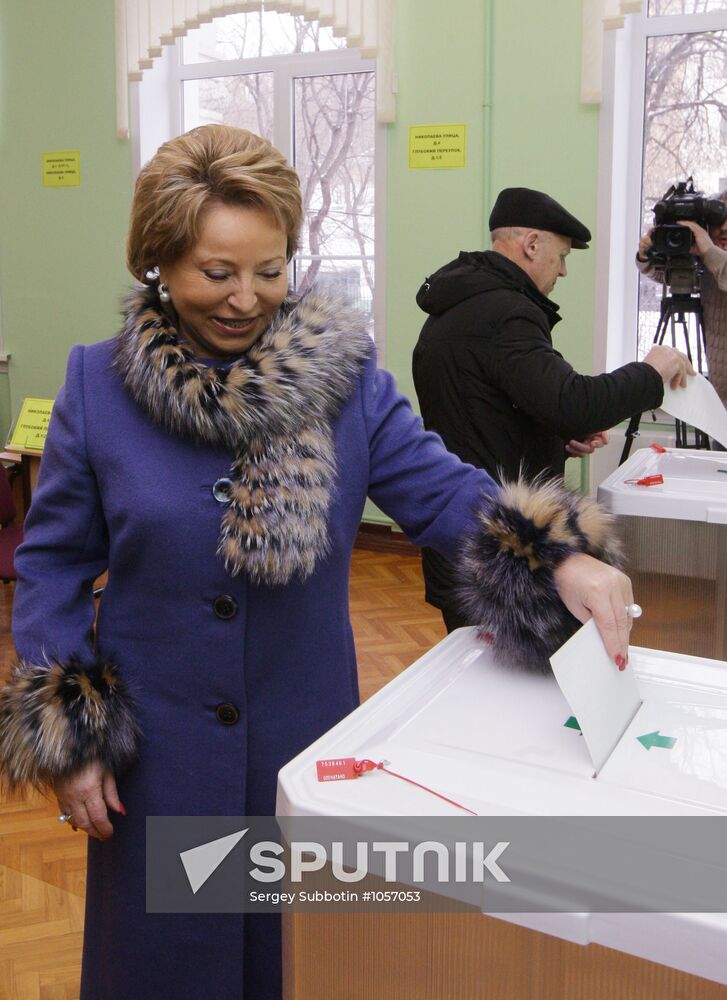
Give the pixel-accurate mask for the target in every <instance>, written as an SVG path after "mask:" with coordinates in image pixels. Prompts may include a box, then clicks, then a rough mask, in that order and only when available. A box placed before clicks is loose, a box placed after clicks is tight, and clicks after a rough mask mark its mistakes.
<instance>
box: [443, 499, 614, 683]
mask: <svg viewBox="0 0 727 1000" xmlns="http://www.w3.org/2000/svg"><path fill="white" fill-rule="evenodd" d="M613 525H614V522H613V518H612V517H611V516H610V515H609V514H607V513H606V512H605V511H604V510H603V509H602V508H600V507H599V506H598V504H597V503H595V502H594V501H593V500H589V499H588V498H586V497H583V496H580V495H579V494H575V493H571V492H570V491H569V490H567V489H566V488H565V487H564V486H563V485H562V484H561V483H560V482H558V481H555V480H554V481H552V482H546V481H543V480H535V482H533V483H526V482H525V481H524V480H522V479H521V480H519V481H518V482H516V483H505V484H503V485H502V487H501V488H500V489H499V491H498V492H497V493H496V494H495V495H494V496H492V497H485V499H484V505H483V507H482V509H481V510H480V512H479V514H478V522H477V529H476V532H475V534H474V535H473V536H472V537H470V538H469V539H468V540H467V541H466V542H465V545H464V547H463V550H462V558H461V560H460V562H459V566H458V577H459V586H458V596H459V599H460V603H461V604H462V607H463V610H464V611H465V613H466V614H467V616H468V619H469V620H470V621H472V622H474V623H475V624H477V625H479V627H480V629H481V632H482V634H483V636H484V637H485V638H486V639H487V641H489V642H491V643H492V646H493V649H494V651H495V654H496V656H497V658H498V660H501V661H502V662H503V663H505V664H507V665H508V666H517V667H521V668H523V669H526V670H528V671H530V672H540V673H548V672H549V671H550V661H549V657H550V655H551V654H552V653H554V652H555V650H556V649H558V648H559V647H560V646H561V645H562V644H563V643H564V642H565V641H566V639H568V638H569V637H570V636H571V635H573V633H574V632H575V631H576V630H577V629H578V628H579V627H580V624H581V623H580V622H579V621H578V620H577V619H576V618H574V617H573V615H571V613H570V612H569V611H568V610H567V608H566V607H565V605H564V604H563V602H562V601H561V600H560V598H559V597H558V593H557V591H556V588H555V582H554V579H553V570H554V569H555V568H556V567H557V566H558V565H559V564H560V563H561V562H563V560H564V559H566V558H567V557H568V556H570V555H573V554H574V553H576V552H585V553H587V554H588V555H591V556H595V557H596V558H597V559H601V560H603V561H604V562H607V563H609V564H610V565H612V566H619V567H620V566H621V565H622V561H623V560H622V553H621V546H620V544H619V542H618V540H617V539H616V538H615V536H614V526H613Z"/></svg>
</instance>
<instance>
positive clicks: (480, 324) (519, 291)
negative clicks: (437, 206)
mask: <svg viewBox="0 0 727 1000" xmlns="http://www.w3.org/2000/svg"><path fill="white" fill-rule="evenodd" d="M490 236H491V239H492V250H489V251H487V250H486V251H479V250H475V251H472V252H465V251H462V252H461V253H460V254H459V256H458V257H457V259H456V260H453V261H451V262H450V263H449V264H445V265H444V267H442V268H440V269H439V270H438V271H436V272H435V273H434V274H432V275H431V276H430V277H429V278H427V280H426V281H425V282H424V284H423V285H422V287H421V288H420V289H419V292H418V294H417V303H418V304H419V306H420V308H421V309H423V310H424V312H426V313H428V314H429V317H428V319H427V321H426V322H425V324H424V326H423V328H422V332H421V334H420V336H419V340H418V342H417V345H416V347H415V349H414V362H413V372H414V386H415V388H416V392H417V396H418V398H419V405H420V408H421V412H422V417H423V420H424V424H425V426H426V427H427V428H428V429H429V430H434V431H436V432H437V433H438V434H440V435H441V437H442V438H443V439H444V443H445V445H446V446H447V448H448V449H449V450H450V451H452V452H454V453H455V454H456V455H459V457H460V458H461V459H463V460H464V461H466V462H470V463H471V464H472V465H476V466H478V467H479V468H483V469H486V470H487V471H488V472H489V473H490V475H491V476H494V477H495V478H497V479H501V480H511V479H517V477H518V475H520V474H521V473H522V474H523V475H525V476H526V477H528V478H532V477H533V476H535V475H537V474H538V473H544V474H545V475H546V476H549V477H552V476H556V477H562V476H563V473H564V470H565V460H566V457H567V455H574V456H580V455H586V454H589V453H590V452H592V451H593V450H594V448H597V447H600V446H601V445H603V444H605V443H606V441H607V440H608V435H607V434H606V432H605V428H608V427H613V426H614V424H618V423H620V422H621V421H622V420H625V419H627V418H628V417H630V416H632V414H634V413H641V412H642V411H643V410H649V409H654V408H655V407H657V406H659V405H660V403H661V401H662V398H663V395H664V382H667V381H668V382H670V383H671V384H672V385H673V386H676V385H678V384H679V385H686V378H687V374H694V372H693V369H692V367H691V365H690V363H689V360H688V358H687V357H686V356H685V355H683V354H681V353H680V352H679V351H676V350H674V349H673V348H671V347H666V346H663V345H657V346H654V347H652V349H651V350H650V351H649V353H648V354H647V355H646V357H645V358H644V360H643V361H640V362H639V361H634V362H631V363H630V364H627V365H624V366H623V367H622V368H618V369H616V371H613V372H609V373H605V374H603V375H596V376H591V375H579V374H578V372H576V371H574V370H573V368H572V367H571V366H570V365H569V364H568V362H567V361H566V360H565V359H564V358H563V357H562V355H561V354H559V353H558V351H556V350H555V348H554V347H553V341H552V337H551V330H552V329H553V327H554V326H555V324H556V323H557V322H558V321H559V320H560V315H559V313H558V306H557V305H556V303H555V302H552V301H551V300H550V299H549V298H548V296H549V295H550V293H551V292H552V290H553V288H554V287H555V283H556V281H557V280H558V278H563V277H565V275H566V273H567V272H566V258H567V256H568V254H569V253H570V251H571V249H576V250H585V249H587V248H588V243H589V241H590V239H591V234H590V232H589V231H588V229H587V227H586V226H584V225H583V223H582V222H579V221H578V219H576V218H575V216H573V215H571V213H570V212H568V211H566V209H565V208H563V206H562V205H559V204H558V202H557V201H555V200H554V199H553V198H551V197H550V196H549V195H547V194H543V192H542V191H533V190H531V189H530V188H522V187H519V188H506V189H505V190H504V191H501V192H500V194H499V195H498V197H497V200H496V202H495V205H494V207H493V209H492V213H491V215H490ZM423 565H424V578H425V581H426V598H427V600H428V601H429V603H430V604H434V605H435V606H436V607H438V608H440V609H441V610H442V614H443V616H444V621H445V624H446V625H447V628H448V630H449V631H451V630H452V629H453V628H458V627H459V626H460V625H466V624H469V622H467V621H466V620H465V619H463V618H462V617H461V615H460V614H459V612H458V611H457V607H456V599H455V598H454V596H453V586H454V578H453V573H452V568H451V566H450V564H449V563H448V562H447V561H446V560H445V559H443V558H442V556H440V555H439V554H438V553H436V552H434V551H432V550H430V549H425V550H424V559H423Z"/></svg>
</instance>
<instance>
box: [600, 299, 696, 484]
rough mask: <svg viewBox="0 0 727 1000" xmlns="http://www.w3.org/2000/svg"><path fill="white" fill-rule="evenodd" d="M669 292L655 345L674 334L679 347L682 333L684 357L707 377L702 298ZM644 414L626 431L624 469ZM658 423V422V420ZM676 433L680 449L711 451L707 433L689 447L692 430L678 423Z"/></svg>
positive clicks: (672, 339) (621, 461)
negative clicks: (693, 336)
mask: <svg viewBox="0 0 727 1000" xmlns="http://www.w3.org/2000/svg"><path fill="white" fill-rule="evenodd" d="M664 288H665V291H664V295H663V297H662V300H661V307H660V312H659V322H658V324H657V327H656V333H655V334H654V341H653V342H654V343H655V344H663V343H664V339H665V337H666V335H667V333H670V335H671V337H670V339H671V346H672V347H676V344H677V331H678V330H680V331H681V333H682V336H683V338H684V345H685V350H684V353H685V354H686V355H687V357H688V358H689V360H690V362H691V363H692V367H693V368H694V369H695V370H696V371H698V372H699V373H700V374H701V375H703V374H705V371H704V359H705V337H704V309H703V307H702V300H701V298H700V297H699V295H696V296H695V295H690V294H688V293H682V292H669V291H668V290H667V288H668V286H666V285H665V286H664ZM690 316H694V317H695V327H696V335H697V336H696V348H697V351H696V353H697V357H696V362H695V359H694V358H693V357H692V349H691V345H690V343H689V324H688V320H689V317H690ZM641 417H642V414H641V413H636V414H634V416H633V417H632V418H631V420H630V421H629V426H628V428H627V430H626V435H625V441H624V447H623V451H622V452H621V458H620V460H619V463H618V464H619V465H623V463H624V462H625V461H626V459H627V458H628V457H629V452H630V451H631V445H632V443H633V440H634V438H635V437H636V436H637V435H638V433H639V425H640V423H641ZM654 419H656V418H654ZM675 430H676V446H677V448H706V449H708V448H709V437H708V436H707V435H706V434H705V433H704V431H700V430H698V429H697V428H696V427H695V428H694V444H689V441H688V430H689V428H688V426H687V424H685V423H684V422H683V421H682V420H677V421H676V423H675Z"/></svg>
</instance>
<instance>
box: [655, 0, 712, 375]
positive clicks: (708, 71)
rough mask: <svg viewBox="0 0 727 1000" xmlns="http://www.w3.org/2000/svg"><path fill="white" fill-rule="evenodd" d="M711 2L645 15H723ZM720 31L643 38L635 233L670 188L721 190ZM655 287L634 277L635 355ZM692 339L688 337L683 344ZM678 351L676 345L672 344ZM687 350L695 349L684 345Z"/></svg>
mask: <svg viewBox="0 0 727 1000" xmlns="http://www.w3.org/2000/svg"><path fill="white" fill-rule="evenodd" d="M725 6H726V5H725V3H724V2H720V3H717V0H649V14H650V15H651V16H657V15H671V14H685V13H686V14H688V13H695V12H698V13H701V12H704V11H714V10H718V9H719V10H724V9H725ZM726 69H727V31H710V32H704V31H702V32H699V31H695V32H692V33H689V34H674V35H660V36H651V37H650V38H648V40H647V51H646V81H645V88H646V89H645V105H644V145H643V151H644V152H643V175H642V199H641V204H642V231H643V230H645V229H647V228H648V227H649V226H651V225H653V212H652V210H653V206H654V204H655V203H656V202H657V201H659V200H660V199H661V197H662V196H663V195H664V193H665V192H666V190H667V189H668V188H669V187H670V185H671V184H673V183H675V182H677V181H679V180H686V179H687V178H688V177H689V176H693V177H694V184H695V187H696V188H698V189H701V190H703V191H705V192H706V194H707V195H712V194H714V193H716V192H718V191H719V190H721V189H723V188H724V187H726V186H727V148H726V147H725V145H724V142H723V138H724V135H725V127H726V125H727V73H726V72H725V70H726ZM661 296H662V290H661V288H660V287H659V286H658V285H656V284H655V283H654V282H652V281H649V280H648V279H646V278H643V277H642V278H641V281H640V288H639V324H638V357H639V358H643V357H644V355H645V354H646V353H647V351H648V350H649V347H650V346H651V343H652V341H653V338H654V334H655V331H656V325H657V322H658V319H659V306H660V301H661ZM691 339H692V340H693V337H692V338H691ZM676 346H677V347H679V348H681V349H682V350H683V349H684V347H685V345H684V344H677V345H676ZM691 346H692V349H693V350H694V349H695V347H696V345H695V344H694V343H692V345H691Z"/></svg>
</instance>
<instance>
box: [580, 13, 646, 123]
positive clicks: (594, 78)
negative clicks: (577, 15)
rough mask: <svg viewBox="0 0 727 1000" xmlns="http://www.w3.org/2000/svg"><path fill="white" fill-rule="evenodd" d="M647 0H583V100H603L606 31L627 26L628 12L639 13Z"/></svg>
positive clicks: (588, 101)
mask: <svg viewBox="0 0 727 1000" xmlns="http://www.w3.org/2000/svg"><path fill="white" fill-rule="evenodd" d="M642 5H643V0H583V12H582V13H583V34H582V40H581V101H582V103H583V104H600V103H601V77H602V74H603V32H604V31H609V30H612V29H614V28H623V26H624V20H625V18H626V16H627V15H628V14H637V13H638V12H639V11H640V10H641V8H642Z"/></svg>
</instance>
